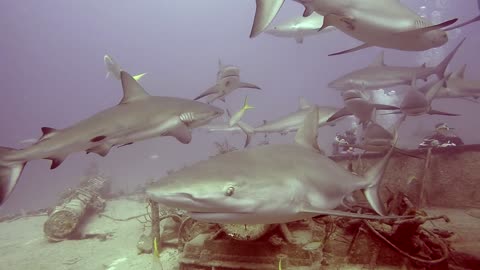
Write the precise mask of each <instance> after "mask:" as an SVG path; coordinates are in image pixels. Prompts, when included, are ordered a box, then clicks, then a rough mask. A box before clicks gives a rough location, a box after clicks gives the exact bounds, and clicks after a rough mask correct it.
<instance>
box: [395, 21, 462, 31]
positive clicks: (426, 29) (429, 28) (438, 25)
mask: <svg viewBox="0 0 480 270" xmlns="http://www.w3.org/2000/svg"><path fill="white" fill-rule="evenodd" d="M457 21H458V19H451V20H448V21H445V22H442V23H439V24H435V25H432V26H427V27H422V28H417V29H413V30H408V31H402V32H397V33H394V35H423V34H424V33H427V32H430V31H433V30H438V29H440V28H443V27H447V26H449V25H452V24H454V23H455V22H457Z"/></svg>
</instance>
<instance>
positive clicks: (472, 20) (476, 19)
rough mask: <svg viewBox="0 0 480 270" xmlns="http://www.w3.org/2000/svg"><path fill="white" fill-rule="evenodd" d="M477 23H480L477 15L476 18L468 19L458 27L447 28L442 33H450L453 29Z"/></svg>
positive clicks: (479, 17)
mask: <svg viewBox="0 0 480 270" xmlns="http://www.w3.org/2000/svg"><path fill="white" fill-rule="evenodd" d="M478 21H480V15H478V16H477V17H475V18H473V19H470V20H468V21H466V22H463V23H461V24H459V25H455V26H452V27H449V28H445V29H444V31H451V30H454V29H457V28H460V27H464V26H466V25H469V24H471V23H474V22H478Z"/></svg>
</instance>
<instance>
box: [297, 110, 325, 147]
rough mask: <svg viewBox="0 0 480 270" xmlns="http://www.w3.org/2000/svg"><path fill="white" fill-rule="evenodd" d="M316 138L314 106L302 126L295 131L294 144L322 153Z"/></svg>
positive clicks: (316, 126) (316, 118) (316, 117)
mask: <svg viewBox="0 0 480 270" xmlns="http://www.w3.org/2000/svg"><path fill="white" fill-rule="evenodd" d="M317 137H318V106H317V105H314V106H312V107H311V108H310V110H309V112H308V114H307V115H306V116H305V119H304V120H303V125H302V126H301V127H300V129H299V130H298V131H297V135H296V136H295V142H296V143H297V144H299V145H301V146H304V147H306V148H310V149H313V150H316V151H318V152H321V153H322V154H323V153H324V152H323V151H322V150H321V149H320V147H319V146H318V143H317Z"/></svg>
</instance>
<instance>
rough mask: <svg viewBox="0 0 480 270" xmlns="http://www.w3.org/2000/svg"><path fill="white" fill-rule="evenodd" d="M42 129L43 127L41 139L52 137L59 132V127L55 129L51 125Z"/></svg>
mask: <svg viewBox="0 0 480 270" xmlns="http://www.w3.org/2000/svg"><path fill="white" fill-rule="evenodd" d="M41 129H42V136H41V137H40V139H38V140H39V141H41V140H45V139H47V138H50V137H52V136H53V135H55V134H57V132H58V130H57V129H54V128H51V127H42V128H41Z"/></svg>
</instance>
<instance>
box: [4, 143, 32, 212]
mask: <svg viewBox="0 0 480 270" xmlns="http://www.w3.org/2000/svg"><path fill="white" fill-rule="evenodd" d="M13 151H16V150H15V149H11V148H6V147H0V206H1V205H2V204H3V203H4V202H5V201H6V200H7V198H8V196H9V195H10V193H12V191H13V189H14V188H15V185H16V184H17V181H18V178H20V175H21V174H22V171H23V168H24V167H25V164H26V162H24V163H10V162H4V161H3V159H4V157H5V156H7V155H8V154H9V153H11V152H13Z"/></svg>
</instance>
